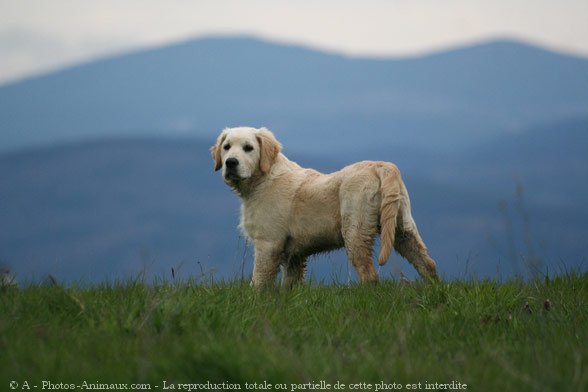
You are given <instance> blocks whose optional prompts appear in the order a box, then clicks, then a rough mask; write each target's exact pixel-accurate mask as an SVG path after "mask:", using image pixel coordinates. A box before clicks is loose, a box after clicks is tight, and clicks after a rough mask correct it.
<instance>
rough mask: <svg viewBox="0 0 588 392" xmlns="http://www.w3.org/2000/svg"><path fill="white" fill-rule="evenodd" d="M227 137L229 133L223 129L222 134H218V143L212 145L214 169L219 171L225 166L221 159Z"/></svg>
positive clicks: (211, 152)
mask: <svg viewBox="0 0 588 392" xmlns="http://www.w3.org/2000/svg"><path fill="white" fill-rule="evenodd" d="M226 138H227V133H226V132H225V131H222V132H221V134H220V135H218V138H217V139H216V143H215V144H214V145H213V146H212V147H210V154H211V155H212V159H213V160H214V171H218V170H219V169H220V168H221V167H223V162H222V161H221V148H222V145H223V142H224V141H225V139H226Z"/></svg>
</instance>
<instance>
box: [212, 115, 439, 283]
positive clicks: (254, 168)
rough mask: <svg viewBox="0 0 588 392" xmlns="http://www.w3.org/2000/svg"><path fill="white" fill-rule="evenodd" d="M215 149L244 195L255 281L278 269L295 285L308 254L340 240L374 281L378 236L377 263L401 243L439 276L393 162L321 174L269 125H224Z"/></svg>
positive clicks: (417, 263)
mask: <svg viewBox="0 0 588 392" xmlns="http://www.w3.org/2000/svg"><path fill="white" fill-rule="evenodd" d="M227 146H228V147H229V148H228V149H227ZM245 146H250V147H252V150H251V151H246V149H248V148H249V147H245ZM211 153H212V157H213V159H214V161H215V170H221V169H222V174H223V178H224V179H225V182H226V183H227V184H228V185H229V186H230V187H231V188H232V189H233V190H234V191H235V192H236V193H237V194H238V195H239V197H240V198H241V224H240V227H241V229H242V230H243V231H244V233H245V234H246V235H247V236H248V237H249V238H250V239H251V241H252V242H253V245H254V248H255V261H254V266H253V277H252V281H251V284H252V286H254V287H262V286H264V285H266V284H270V283H272V282H273V281H274V280H275V277H276V275H277V272H278V269H279V268H281V271H282V285H283V286H287V287H291V286H292V285H294V284H296V283H299V282H301V281H302V280H303V279H304V273H305V270H306V262H307V258H308V256H310V255H313V254H315V253H320V252H324V251H329V250H334V249H337V248H341V247H345V249H346V251H347V255H348V257H349V259H350V261H351V263H352V265H353V266H354V267H355V270H356V272H357V275H358V277H359V280H360V281H361V282H372V283H375V282H377V280H378V276H377V273H376V271H375V269H374V264H373V261H372V253H373V245H374V240H375V238H376V236H377V235H380V243H381V248H380V254H379V256H378V263H379V264H380V265H383V264H384V263H386V261H387V259H388V257H389V256H390V254H391V252H392V250H393V249H396V250H397V251H398V253H400V254H401V255H402V256H403V257H405V258H406V259H407V260H408V261H409V262H410V263H412V264H413V266H414V267H415V268H416V270H417V271H418V273H419V274H420V276H421V277H423V278H425V279H437V278H438V277H437V270H436V264H435V261H433V259H432V258H431V257H430V256H429V254H428V252H427V248H426V246H425V244H424V242H423V240H422V239H421V237H420V235H419V232H418V230H417V227H416V224H415V222H414V219H413V218H412V215H411V211H410V199H409V197H408V192H407V190H406V187H405V185H404V183H403V181H402V178H401V175H400V171H399V170H398V168H397V167H396V166H395V165H394V164H392V163H389V162H372V161H363V162H358V163H355V164H352V165H349V166H347V167H345V168H343V169H341V170H339V171H337V172H334V173H331V174H322V173H319V172H318V171H316V170H312V169H305V168H302V167H300V166H299V165H298V164H296V163H295V162H292V161H290V160H289V159H288V158H286V156H285V155H284V154H282V153H281V144H280V143H279V142H278V141H277V140H276V138H275V137H274V135H273V134H272V133H271V132H270V131H269V130H267V129H265V128H261V129H255V128H247V127H241V128H228V129H225V130H224V131H223V132H222V133H221V134H220V135H219V137H218V139H217V142H216V143H215V145H213V146H212V147H211ZM229 158H234V159H236V160H238V162H239V165H238V169H236V171H235V170H234V171H233V172H231V170H230V169H228V168H227V167H226V161H227V159H229Z"/></svg>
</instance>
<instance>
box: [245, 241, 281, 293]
mask: <svg viewBox="0 0 588 392" xmlns="http://www.w3.org/2000/svg"><path fill="white" fill-rule="evenodd" d="M253 246H254V247H255V260H254V262H253V278H252V279H251V286H253V287H255V288H257V289H259V288H262V287H264V286H266V285H268V284H272V283H274V281H275V279H276V275H277V273H278V268H279V265H280V254H281V252H282V246H281V244H279V243H276V242H272V241H264V240H254V241H253Z"/></svg>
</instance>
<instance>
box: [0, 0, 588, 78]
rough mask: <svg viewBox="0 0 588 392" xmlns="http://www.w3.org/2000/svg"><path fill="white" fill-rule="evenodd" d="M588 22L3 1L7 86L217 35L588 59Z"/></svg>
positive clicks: (318, 6)
mask: <svg viewBox="0 0 588 392" xmlns="http://www.w3.org/2000/svg"><path fill="white" fill-rule="evenodd" d="M587 16H588V1H585V0H568V1H565V2H557V1H553V0H533V1H532V2H531V1H527V0H494V1H491V0H446V1H438V0H394V1H392V0H388V1H384V0H370V1H360V0H338V1H336V0H323V1H312V0H297V1H279V2H278V1H275V0H273V1H268V0H249V1H229V0H199V1H193V0H190V1H189V0H170V1H165V2H164V1H156V0H125V1H120V0H101V1H88V0H52V1H48V0H29V1H12V0H0V57H2V59H3V61H2V65H0V82H2V81H6V80H10V79H14V78H17V77H20V76H24V75H26V74H29V73H33V72H41V71H43V70H46V69H48V68H54V67H57V66H62V65H64V64H69V63H72V62H79V61H83V60H86V59H89V58H93V57H97V56H103V55H105V54H109V53H113V52H116V51H120V50H122V49H128V48H131V47H140V46H149V45H159V44H163V43H166V42H171V41H176V40H181V39H187V38H189V37H195V36H200V35H204V34H206V35H210V34H214V33H231V34H242V33H246V34H253V35H257V36H262V37H265V38H269V39H273V40H277V41H287V42H295V43H302V44H305V45H310V46H313V47H317V48H322V49H328V50H335V51H341V52H345V53H347V54H351V55H370V56H389V55H406V54H415V53H422V52H424V51H428V50H435V49H441V48H443V47H447V46H455V45H457V44H462V43H466V42H472V41H476V40H480V39H487V38H491V37H496V36H500V37H505V36H509V37H514V38H521V39H526V40H530V41H532V42H535V43H538V44H543V45H547V46H549V47H552V48H555V49H559V50H564V51H569V52H573V53H577V54H582V55H588V23H586V22H585V20H586V17H587ZM19 35H20V37H19ZM10 37H13V39H12V41H11V38H10ZM23 37H25V38H26V39H23ZM15 47H16V49H15Z"/></svg>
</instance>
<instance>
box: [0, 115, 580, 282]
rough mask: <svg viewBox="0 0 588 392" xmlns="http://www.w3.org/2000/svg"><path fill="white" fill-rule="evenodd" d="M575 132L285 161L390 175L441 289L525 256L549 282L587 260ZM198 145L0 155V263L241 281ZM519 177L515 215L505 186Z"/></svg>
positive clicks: (236, 252) (217, 191) (339, 258)
mask: <svg viewBox="0 0 588 392" xmlns="http://www.w3.org/2000/svg"><path fill="white" fill-rule="evenodd" d="M587 126H588V120H586V121H580V120H578V122H570V123H564V124H559V125H557V124H553V125H552V126H551V127H547V128H544V129H542V130H541V129H532V130H529V131H527V132H523V133H521V134H519V135H511V136H504V137H502V138H501V139H500V140H495V142H494V144H492V145H491V148H490V149H489V150H488V151H485V150H484V149H485V148H486V147H485V145H481V146H479V147H478V148H477V149H466V150H464V151H462V152H460V153H456V154H451V155H450V156H447V155H436V154H428V153H426V152H423V151H420V152H412V153H411V154H406V151H403V150H402V149H399V148H398V147H397V146H394V145H390V146H385V145H383V146H381V150H380V151H379V152H378V151H373V152H371V153H369V154H366V153H365V152H361V151H357V152H351V153H349V154H347V155H345V156H337V154H333V153H332V154H329V155H328V156H321V157H313V156H312V155H303V154H299V153H292V154H289V155H290V157H291V158H292V159H294V160H296V161H298V162H299V163H300V164H302V165H304V166H308V167H314V168H318V169H320V170H322V171H325V172H327V171H332V170H335V169H337V168H340V167H341V166H343V165H344V164H346V163H349V162H351V161H354V160H357V159H365V158H373V159H386V160H390V161H395V162H397V163H398V164H399V165H400V167H401V169H402V171H403V176H404V179H405V181H406V183H407V185H408V188H409V192H410V194H411V200H412V203H413V208H414V211H413V212H414V216H415V218H416V220H417V223H418V224H419V229H420V230H421V233H422V235H423V237H424V239H425V241H426V242H427V244H428V246H429V249H430V251H431V254H432V255H433V256H434V257H435V258H436V259H437V260H438V262H439V267H440V271H441V272H442V274H443V275H444V276H446V277H458V276H464V275H465V274H466V273H476V274H479V275H481V276H493V277H494V276H497V275H498V276H503V277H506V276H508V275H509V274H511V273H512V272H525V271H527V267H526V265H525V260H527V259H528V257H529V255H530V254H534V255H535V256H536V257H537V256H538V257H539V258H540V259H541V260H542V263H543V264H542V266H541V271H542V272H545V271H547V270H548V271H550V273H557V272H562V270H563V269H565V268H575V267H581V266H582V263H583V260H585V255H586V254H588V247H587V245H586V242H585V238H586V236H588V208H587V207H586V204H585V202H584V201H585V198H586V196H587V193H586V188H587V187H586V184H587V183H588V181H586V180H587V179H588V176H587V175H586V168H587V167H588V156H586V154H585V151H586V150H585V149H583V146H584V144H585V143H586V137H585V136H584V135H586V133H583V130H586V129H588V128H587ZM209 145H210V143H209V142H201V141H197V140H189V139H185V140H175V141H174V140H171V141H170V140H164V139H155V138H154V139H142V140H137V139H127V140H111V141H96V142H85V143H73V144H67V145H62V146H56V147H45V148H35V149H28V150H25V151H21V152H14V153H5V154H2V155H0V179H1V180H2V181H1V184H0V260H3V261H4V263H6V264H8V266H10V267H11V268H12V269H13V271H14V272H15V273H16V275H17V277H18V278H19V279H20V280H21V281H22V280H23V279H25V280H26V279H32V278H42V277H44V276H45V275H46V274H53V275H54V276H56V277H57V278H58V279H63V280H67V281H72V280H79V279H82V280H86V281H100V280H104V279H107V278H110V279H116V278H122V277H125V276H133V275H134V276H136V275H137V274H139V273H141V272H142V271H144V270H145V271H146V273H147V274H148V275H149V276H152V275H158V276H167V277H169V276H171V268H172V267H173V268H174V269H175V270H176V271H177V270H178V269H179V273H178V274H179V275H180V276H184V277H185V276H200V275H201V274H202V273H203V272H204V273H209V272H213V273H214V276H215V278H217V279H221V278H225V279H230V278H234V277H238V276H240V275H241V268H242V258H243V255H244V252H246V250H245V248H244V242H243V240H242V239H240V238H239V233H238V231H237V229H236V226H237V223H238V210H239V203H238V200H237V197H236V196H234V195H233V194H232V193H231V192H230V190H229V189H228V188H227V187H226V186H225V185H224V184H223V182H222V179H221V178H220V176H219V175H218V173H215V172H214V171H213V170H212V160H211V158H210V155H209V152H208V147H209ZM365 155H368V156H365ZM538 163H541V167H537V166H536V165H537V164H538ZM526 164H528V165H526ZM576 166H577V170H576V171H573V170H571V168H572V167H576ZM426 167H428V168H429V172H427V170H426V169H425V168H426ZM547 167H551V168H552V169H551V171H546V168H547ZM519 169H520V170H521V171H520V180H521V183H522V184H523V187H524V200H523V205H522V206H520V205H519V203H518V199H517V197H516V196H515V181H514V177H513V175H512V173H513V171H518V170H519ZM443 172H446V174H445V175H443ZM568 174H569V175H568ZM554 184H555V185H554ZM542 191H543V193H541V192H542ZM570 194H571V197H568V196H570ZM538 195H540V197H538ZM546 195H547V196H546ZM581 198H584V199H583V201H580V199H581ZM501 200H502V201H505V202H506V203H505V204H504V203H503V204H504V205H503V211H502V212H501V211H500V209H499V204H500V201H501ZM561 200H564V201H565V203H562V202H561ZM521 207H522V208H523V209H522V210H521ZM525 214H526V215H527V217H525V216H524V215H525ZM525 219H527V222H526V223H525ZM508 238H512V239H513V240H512V244H509V241H508ZM251 253H252V250H251V249H250V248H249V249H248V250H247V255H248V256H247V258H246V263H245V270H244V271H245V275H248V274H249V273H250V271H251V266H252V264H251V259H250V256H251ZM344 260H345V257H344V255H343V254H342V253H341V252H340V253H334V254H330V255H326V256H322V257H320V258H318V260H316V261H315V262H313V263H311V268H312V269H311V273H312V274H313V275H314V276H315V278H317V279H332V278H333V276H336V277H338V278H339V279H342V280H346V279H347V274H348V271H349V267H348V265H347V264H346V262H345V261H344ZM584 267H585V266H584ZM398 269H401V270H402V271H404V273H405V274H407V275H409V276H410V275H411V274H412V268H411V267H409V266H408V264H407V263H406V262H405V261H403V260H401V259H400V257H399V256H398V255H393V256H392V258H391V260H390V262H389V264H388V265H387V266H386V267H385V268H383V269H382V271H381V274H382V275H383V276H389V275H390V274H391V273H394V274H396V275H397V273H398ZM353 274H354V273H353V272H351V275H353Z"/></svg>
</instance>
